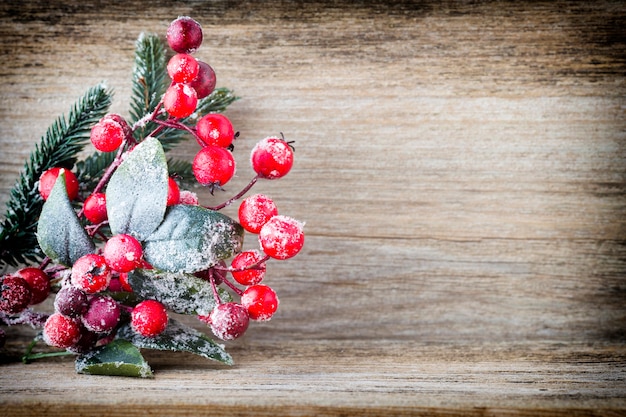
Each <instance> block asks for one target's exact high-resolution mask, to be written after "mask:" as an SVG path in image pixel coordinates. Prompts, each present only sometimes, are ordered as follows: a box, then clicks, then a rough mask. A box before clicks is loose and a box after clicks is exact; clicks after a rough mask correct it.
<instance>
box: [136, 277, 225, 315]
mask: <svg viewBox="0 0 626 417" xmlns="http://www.w3.org/2000/svg"><path fill="white" fill-rule="evenodd" d="M128 283H129V284H130V286H131V287H132V288H133V292H134V294H135V295H136V296H138V297H141V298H150V299H154V300H157V301H159V302H161V303H162V304H163V305H165V307H166V308H167V309H168V310H171V311H173V312H175V313H180V314H196V315H208V314H209V313H211V311H212V310H213V308H214V307H215V299H214V297H213V289H212V288H211V284H210V282H208V281H205V280H203V279H201V278H198V277H196V276H193V275H188V274H183V273H176V272H166V271H157V270H154V269H135V270H134V271H132V272H130V273H129V274H128ZM220 298H221V299H222V301H224V302H228V301H231V298H230V295H229V294H228V292H226V291H224V290H223V289H220Z"/></svg>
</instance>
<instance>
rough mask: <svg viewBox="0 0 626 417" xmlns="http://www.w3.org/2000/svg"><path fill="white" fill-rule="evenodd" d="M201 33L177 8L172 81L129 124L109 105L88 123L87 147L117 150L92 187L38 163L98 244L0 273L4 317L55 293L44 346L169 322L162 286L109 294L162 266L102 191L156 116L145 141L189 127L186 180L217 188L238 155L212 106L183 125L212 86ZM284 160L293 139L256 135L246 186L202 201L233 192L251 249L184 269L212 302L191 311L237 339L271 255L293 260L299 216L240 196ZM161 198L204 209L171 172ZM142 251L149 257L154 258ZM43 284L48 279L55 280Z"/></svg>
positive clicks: (260, 301) (76, 346) (260, 311)
mask: <svg viewBox="0 0 626 417" xmlns="http://www.w3.org/2000/svg"><path fill="white" fill-rule="evenodd" d="M202 38H203V34H202V28H201V27H200V25H199V24H198V23H197V22H196V21H195V20H193V19H192V18H189V17H179V18H177V19H176V20H174V21H173V22H171V24H170V26H169V28H168V30H167V37H166V39H167V43H168V44H169V46H170V48H171V49H172V50H173V51H174V52H176V54H174V55H173V56H172V57H171V58H170V60H169V62H168V63H167V67H166V70H167V74H168V75H169V78H170V79H171V84H170V86H169V87H168V88H167V90H166V91H165V93H164V95H163V96H162V99H161V100H160V102H159V104H158V105H157V106H156V108H155V109H154V110H153V111H151V112H150V113H148V114H146V115H145V117H144V119H142V120H141V121H140V122H139V123H136V124H134V125H130V124H129V123H128V122H127V121H126V120H125V119H124V118H123V117H122V116H120V115H118V114H108V115H106V116H104V117H103V118H102V119H100V120H99V121H98V122H97V123H96V124H95V125H94V126H93V127H92V129H91V136H90V138H91V143H92V144H93V146H94V147H95V148H96V150H98V151H100V152H116V154H115V159H114V161H113V163H112V164H111V165H110V167H109V169H107V170H106V172H105V173H104V175H103V176H102V178H100V180H99V182H98V184H97V185H96V186H95V188H93V189H92V190H87V189H86V187H85V186H84V184H81V183H79V180H78V178H77V176H76V175H75V174H74V173H73V172H72V171H71V170H68V169H66V168H61V167H55V168H52V169H50V170H47V171H46V172H44V173H43V175H41V177H40V179H39V183H38V190H39V193H40V195H41V197H42V199H43V200H48V199H49V198H50V199H52V197H51V195H52V194H53V193H54V189H55V188H58V187H57V179H59V178H62V180H63V181H64V184H65V190H64V192H65V194H66V196H67V199H68V200H69V201H71V202H72V203H71V204H73V207H75V208H76V210H78V214H77V217H78V218H79V219H80V222H81V223H80V224H81V225H82V227H84V230H85V232H86V235H87V236H88V238H89V239H94V241H96V242H101V244H98V245H94V247H93V248H92V250H89V251H88V253H84V254H82V255H81V256H80V257H77V259H75V260H73V261H72V264H71V265H67V266H66V267H64V266H63V265H59V264H57V263H55V262H54V261H55V258H54V256H53V255H49V254H48V253H47V252H46V251H45V250H44V253H46V254H47V255H48V257H47V258H46V259H45V260H44V262H43V263H42V265H40V267H39V268H34V267H29V268H24V269H21V270H20V271H18V272H16V273H15V274H12V275H10V276H5V277H3V278H2V281H1V293H0V312H2V313H3V314H5V315H16V314H19V313H21V312H22V311H23V310H24V309H26V308H27V307H28V306H31V305H34V304H38V303H40V302H42V301H43V300H45V299H46V298H47V297H48V295H49V294H50V293H51V288H53V289H54V290H55V291H57V292H56V295H55V299H54V308H55V311H54V313H53V314H51V315H50V316H49V317H48V318H47V320H46V321H45V325H44V326H43V339H44V340H45V342H46V343H47V344H48V345H50V346H54V347H58V348H63V349H67V350H68V351H71V352H76V353H84V352H89V351H91V350H93V349H94V348H96V347H99V346H103V345H106V344H107V343H109V342H111V341H112V340H114V338H115V337H116V332H117V331H118V330H119V329H120V327H121V326H123V325H130V327H131V328H132V330H133V331H134V332H135V333H136V334H137V335H139V336H141V337H145V338H155V337H157V336H159V335H160V334H162V333H163V332H164V331H166V329H167V328H168V323H169V322H170V319H169V315H168V310H171V309H173V310H174V311H178V310H177V309H176V305H173V306H172V302H171V301H163V300H160V299H159V294H155V296H154V297H150V296H146V294H145V293H143V292H142V293H138V294H136V296H134V297H119V296H118V295H119V294H120V293H126V294H131V295H132V294H133V293H134V292H135V289H134V288H133V285H132V280H131V279H129V277H131V276H135V275H133V274H136V272H137V271H139V270H147V271H152V270H154V271H157V272H158V270H159V268H166V269H167V267H164V266H163V265H164V264H163V265H162V264H160V263H159V262H158V261H157V262H152V261H150V259H148V258H149V257H148V256H146V255H147V252H146V250H147V248H146V246H145V245H146V241H145V240H146V237H145V236H141V234H140V233H135V232H134V230H130V231H128V232H126V233H119V232H118V233H115V231H114V227H112V226H113V225H112V221H111V222H110V220H111V219H110V218H109V217H110V216H112V213H113V211H112V208H111V206H110V205H109V202H108V198H107V197H110V196H108V191H107V184H109V181H110V180H111V178H112V177H113V176H114V175H115V172H116V170H117V169H118V168H119V167H120V166H121V165H122V163H124V161H126V160H127V159H130V158H128V156H129V155H131V154H132V153H133V151H134V149H135V148H137V147H138V146H139V145H140V144H141V142H143V141H140V140H137V139H136V138H135V137H134V133H135V131H136V129H137V128H138V127H139V126H144V125H145V124H146V123H147V122H152V123H156V125H157V127H156V129H155V130H154V131H152V132H151V133H150V134H149V135H148V136H147V137H150V138H154V137H156V136H157V135H158V134H159V133H160V132H161V131H163V130H164V129H166V128H168V129H179V130H183V131H185V132H188V133H189V134H191V136H192V137H193V138H194V139H195V141H196V142H197V143H198V145H199V150H198V152H197V154H196V156H195V158H194V159H193V163H192V172H193V175H194V177H195V180H197V182H198V183H199V184H201V185H202V186H205V187H207V188H208V189H209V191H210V192H211V194H213V193H214V191H215V190H216V189H219V190H223V186H224V185H225V184H226V183H228V181H230V179H231V178H232V177H233V175H234V173H235V169H236V162H235V159H234V157H233V154H232V150H233V149H234V145H233V143H234V140H235V139H236V138H237V137H238V136H239V133H238V132H237V133H236V132H235V130H234V129H233V125H232V123H231V121H230V120H229V119H228V118H227V117H226V116H224V115H223V114H221V113H208V114H205V115H203V116H202V117H200V118H198V119H197V122H196V123H195V125H189V124H188V123H189V122H188V120H187V119H186V118H188V116H190V115H192V114H193V113H194V112H196V110H197V106H198V100H200V99H202V98H204V97H207V96H208V95H210V94H211V93H212V92H213V91H214V89H215V85H216V76H215V72H214V70H213V68H211V66H210V65H208V64H207V63H205V62H202V61H200V60H198V59H196V58H195V56H194V54H195V53H196V51H197V50H198V48H200V45H201V43H202ZM293 159H294V154H293V147H292V145H291V143H289V142H287V141H285V139H284V138H283V137H282V134H281V137H267V138H265V139H262V140H260V141H259V142H258V143H257V144H256V145H255V146H254V147H253V148H252V150H251V154H250V163H251V166H252V170H253V171H254V173H255V175H254V176H253V178H252V180H251V181H250V182H249V184H248V185H247V186H246V187H245V188H244V189H243V190H241V191H240V192H239V193H237V194H236V195H235V196H233V197H232V198H230V199H228V200H227V201H225V202H224V203H222V204H220V205H219V206H216V207H202V208H203V209H207V210H210V211H211V212H217V211H219V210H221V209H222V208H225V207H227V206H229V205H231V204H233V203H235V202H236V201H240V205H239V209H238V219H236V220H237V221H234V222H235V223H237V224H238V225H237V227H240V228H242V229H243V230H245V231H247V232H248V233H250V234H254V235H257V237H258V243H259V249H258V250H257V249H254V250H245V251H242V250H241V247H240V246H237V245H233V248H234V249H233V251H231V253H230V256H228V257H224V256H223V255H220V256H217V255H216V256H217V258H218V259H217V261H215V262H211V263H210V265H208V267H205V268H203V269H201V270H192V271H191V272H192V275H193V277H195V278H198V279H201V280H202V281H204V282H206V281H208V282H209V283H210V287H211V288H212V294H213V299H214V303H213V305H214V308H213V309H212V310H211V311H202V312H200V311H199V312H198V313H197V314H198V318H199V320H200V321H202V322H204V323H207V324H208V325H209V326H210V328H211V330H212V332H213V333H214V334H215V336H217V337H218V338H220V339H223V340H232V339H235V338H237V337H240V336H241V335H243V334H244V332H245V331H246V329H247V328H248V325H249V321H250V320H257V321H266V320H269V319H270V318H271V317H272V316H273V315H274V313H275V312H276V310H277V308H278V303H279V301H278V297H277V296H276V293H275V292H274V290H273V289H272V288H271V287H269V286H267V285H264V284H262V282H263V279H264V277H265V272H266V263H267V262H268V261H269V260H270V259H276V260H284V259H288V258H291V257H293V256H295V255H296V254H297V253H298V252H299V251H300V250H301V248H302V247H303V244H304V234H303V224H302V223H301V222H299V221H297V220H295V219H293V218H291V217H288V216H284V215H279V213H278V209H277V206H276V204H275V203H274V201H273V200H272V199H271V198H270V197H268V196H266V195H263V194H254V195H250V196H247V197H245V196H246V194H247V193H248V191H249V190H250V189H251V188H252V187H253V185H254V184H255V183H256V182H257V181H258V180H260V179H267V180H274V179H278V178H281V177H283V176H285V175H286V174H287V173H288V172H289V171H290V170H291V168H292V165H293ZM82 195H86V197H84V198H83V197H81V196H82ZM165 197H166V198H167V200H166V203H165V205H164V206H165V207H167V208H169V209H173V208H175V207H177V206H195V207H201V206H200V203H199V200H198V196H197V195H196V194H195V193H193V192H192V191H190V190H181V189H180V186H179V184H178V182H177V178H175V177H169V178H168V179H167V195H166V196H165V193H163V198H165ZM244 197H245V198H244ZM50 204H52V203H50ZM203 213H204V212H203ZM110 223H111V224H110ZM109 226H111V227H110V228H109ZM243 230H242V233H243ZM42 249H43V248H42ZM163 256H164V257H167V256H168V254H167V253H166V254H163ZM151 259H155V257H154V255H152V258H151ZM157 259H160V258H157ZM229 259H230V261H228V260H229ZM149 261H150V262H149ZM228 262H230V264H229V263H228ZM184 272H189V271H187V270H185V271H184ZM137 276H138V275H137ZM231 277H232V279H231ZM135 279H136V278H135ZM51 283H52V284H56V288H55V286H54V285H51ZM221 285H223V286H224V288H226V290H227V291H229V293H234V294H235V295H236V296H238V297H239V298H240V301H239V302H236V301H233V298H232V294H230V295H229V297H227V298H226V299H225V297H224V296H223V288H219V289H218V287H219V286H221ZM220 291H222V293H220Z"/></svg>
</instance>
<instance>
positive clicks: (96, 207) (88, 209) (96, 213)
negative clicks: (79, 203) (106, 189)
mask: <svg viewBox="0 0 626 417" xmlns="http://www.w3.org/2000/svg"><path fill="white" fill-rule="evenodd" d="M83 212H84V214H85V217H86V218H87V220H89V221H90V222H91V223H93V224H100V223H102V222H103V221H105V220H106V219H107V217H108V215H107V206H106V196H105V195H104V193H94V194H91V195H90V196H89V197H87V198H86V199H85V203H84V204H83Z"/></svg>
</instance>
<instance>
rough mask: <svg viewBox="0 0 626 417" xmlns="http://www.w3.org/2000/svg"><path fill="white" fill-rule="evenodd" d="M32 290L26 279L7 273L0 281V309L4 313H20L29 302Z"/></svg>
mask: <svg viewBox="0 0 626 417" xmlns="http://www.w3.org/2000/svg"><path fill="white" fill-rule="evenodd" d="M31 297H32V292H31V290H30V287H29V286H28V283H27V282H26V280H25V279H24V278H22V277H19V276H11V275H7V276H5V277H3V278H2V281H0V311H1V312H3V313H6V314H17V313H21V312H22V311H23V310H24V309H25V308H26V307H28V304H29V303H30V300H31Z"/></svg>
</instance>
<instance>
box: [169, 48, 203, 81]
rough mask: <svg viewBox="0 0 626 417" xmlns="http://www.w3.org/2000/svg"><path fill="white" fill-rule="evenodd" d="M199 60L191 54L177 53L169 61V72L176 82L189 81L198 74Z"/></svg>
mask: <svg viewBox="0 0 626 417" xmlns="http://www.w3.org/2000/svg"><path fill="white" fill-rule="evenodd" d="M199 68H200V67H199V65H198V61H196V58H194V57H192V56H191V55H189V54H176V55H174V56H173V57H171V58H170V60H169V62H168V63H167V74H168V75H169V76H170V78H171V79H172V81H174V82H175V83H189V82H191V81H193V80H194V79H195V78H196V77H197V76H198V70H199Z"/></svg>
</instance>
